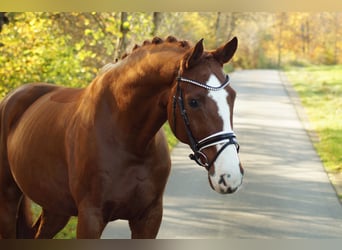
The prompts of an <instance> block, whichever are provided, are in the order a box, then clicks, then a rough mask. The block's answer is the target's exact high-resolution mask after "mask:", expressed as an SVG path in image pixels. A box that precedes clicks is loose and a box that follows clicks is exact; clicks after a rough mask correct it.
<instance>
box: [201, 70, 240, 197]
mask: <svg viewBox="0 0 342 250" xmlns="http://www.w3.org/2000/svg"><path fill="white" fill-rule="evenodd" d="M207 84H208V85H210V86H214V87H219V86H221V83H220V81H219V80H218V79H217V77H216V76H215V75H211V76H210V78H209V80H208V82H207ZM208 96H209V98H211V99H212V100H213V101H214V102H215V103H216V105H217V108H218V115H219V116H220V117H221V119H222V122H223V131H225V132H232V127H231V124H230V110H229V105H228V102H227V97H228V92H227V91H226V90H225V89H222V90H219V91H209V93H208ZM222 146H223V144H219V145H216V149H217V152H218V151H219V150H220V148H221V147H222ZM214 166H215V173H214V174H213V175H210V180H211V183H212V185H213V187H214V189H215V190H216V191H217V192H219V193H226V192H227V190H228V189H229V188H230V189H232V190H233V189H236V188H238V187H239V186H240V185H241V183H242V177H243V176H242V174H241V171H240V160H239V157H238V154H237V150H236V147H235V145H229V146H228V147H226V148H225V149H224V150H223V152H222V153H221V154H220V155H219V157H218V158H217V159H216V161H215V162H214Z"/></svg>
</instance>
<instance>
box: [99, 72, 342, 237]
mask: <svg viewBox="0 0 342 250" xmlns="http://www.w3.org/2000/svg"><path fill="white" fill-rule="evenodd" d="M231 82H232V83H231V84H232V86H233V87H234V88H235V89H236V90H237V94H238V95H237V100H236V105H235V115H234V130H235V132H236V134H237V138H238V140H239V143H240V145H241V149H240V158H241V161H242V164H243V166H244V169H245V178H244V184H243V187H242V188H241V189H240V190H239V192H237V193H235V194H232V195H220V194H217V193H216V192H214V191H213V190H211V188H210V187H209V184H208V179H207V173H206V171H205V170H204V169H202V168H200V167H198V166H196V165H194V163H193V162H191V161H190V160H189V159H188V157H187V156H188V154H189V153H190V149H189V148H188V146H186V145H183V144H179V145H178V146H177V147H176V148H175V149H174V150H173V152H172V163H173V165H172V171H171V175H170V178H169V181H168V184H167V188H166V191H165V196H164V217H163V222H162V225H161V228H160V231H159V234H158V238H161V239H165V238H166V239H185V238H191V239H196V238H204V239H212V238H251V239H260V238H261V239H264V238H266V239H270V238H271V239H284V238H285V239H286V238H309V239H311V238H312V239H325V238H342V206H341V204H340V203H339V201H338V198H337V196H336V193H335V191H334V189H333V187H332V186H331V184H330V182H329V179H328V176H327V174H326V173H325V171H324V169H323V167H322V163H321V162H320V159H319V157H318V156H317V154H316V152H315V151H314V149H313V146H312V144H311V141H310V139H309V137H308V135H307V133H306V131H305V129H304V127H303V123H302V122H301V121H300V120H299V118H298V115H297V112H296V109H295V107H294V105H293V101H291V99H290V98H289V96H288V92H287V91H286V89H285V88H284V84H283V82H282V81H281V78H280V74H279V72H278V71H275V70H251V71H238V72H235V73H233V74H232V75H231ZM102 237H103V238H129V237H130V232H129V230H128V225H127V222H125V221H117V222H113V223H110V224H109V225H108V226H107V227H106V230H105V231H104V233H103V235H102Z"/></svg>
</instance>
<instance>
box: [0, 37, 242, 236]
mask: <svg viewBox="0 0 342 250" xmlns="http://www.w3.org/2000/svg"><path fill="white" fill-rule="evenodd" d="M168 40H169V42H167V43H166V42H165V43H164V44H163V46H161V45H159V46H158V44H159V43H160V40H158V39H157V40H154V43H153V44H151V45H147V46H142V47H141V48H140V49H136V50H135V51H133V53H132V55H130V56H128V57H126V58H125V59H123V60H122V61H120V62H119V63H117V64H113V66H110V67H107V68H106V69H105V70H104V72H102V73H101V74H100V75H98V76H97V77H96V78H95V79H94V80H93V82H92V83H91V84H90V85H89V86H88V87H86V88H84V89H72V88H65V87H58V86H55V85H48V84H30V85H25V86H23V87H21V88H19V89H18V90H16V91H14V92H13V93H12V94H10V95H9V96H8V97H6V98H5V100H4V101H3V102H2V103H1V105H0V111H1V112H0V113H1V142H0V148H1V159H0V204H1V205H0V235H2V236H3V237H15V236H16V234H18V233H16V232H17V231H18V230H20V228H17V229H16V228H15V224H16V222H15V220H16V209H17V206H18V202H19V200H20V198H21V196H22V192H23V193H24V195H25V196H27V197H29V198H30V199H32V200H33V201H35V202H36V203H38V204H39V205H40V206H41V207H42V209H43V211H42V214H41V216H40V218H39V220H38V221H37V222H36V224H35V225H34V227H33V229H32V230H33V232H30V233H29V235H27V236H33V235H35V237H36V238H45V237H53V236H54V235H55V234H56V233H57V232H58V231H59V230H60V229H61V228H63V227H64V225H65V224H66V223H67V221H68V219H69V217H70V216H76V215H77V216H78V225H77V237H78V238H98V237H100V236H101V233H102V231H103V229H104V227H105V226H106V224H107V223H108V222H109V221H112V220H116V219H125V220H128V221H129V225H130V228H131V231H132V238H154V237H156V235H157V233H158V229H159V226H160V222H161V218H162V196H163V192H164V189H165V185H166V182H167V178H168V175H169V171H170V166H171V164H170V156H169V151H168V146H167V143H166V139H165V136H164V133H163V131H162V129H161V126H162V124H163V123H165V121H166V120H167V119H170V118H169V116H170V113H172V112H170V107H171V105H170V103H171V102H172V93H173V92H174V91H175V88H176V87H175V85H174V81H175V78H176V76H177V74H178V73H179V70H180V67H181V65H182V60H183V59H184V56H185V55H186V52H187V53H188V56H189V55H190V57H189V58H190V59H192V60H199V57H198V55H196V54H195V55H194V51H193V50H192V51H190V52H189V47H188V45H187V44H184V43H183V44H182V43H180V45H179V44H177V43H175V39H174V38H169V39H168ZM235 49H236V46H235V48H234V49H233V50H234V52H235ZM202 53H203V52H202V51H201V53H200V56H201V55H202ZM194 56H197V57H198V58H193V57H194ZM231 56H232V55H228V57H229V58H228V60H229V59H230V57H231ZM190 59H188V60H187V61H186V60H185V62H186V63H192V62H191V61H190ZM228 60H227V61H228ZM223 63H225V62H223ZM173 119H175V117H174V118H173ZM173 129H174V128H173ZM215 129H216V128H215ZM203 133H206V131H205V130H204V131H203ZM175 134H176V136H177V137H178V138H179V139H181V140H183V141H184V142H186V143H189V141H188V139H187V138H185V137H184V132H182V131H180V132H178V133H177V132H175ZM230 150H232V148H230ZM211 151H213V150H208V154H209V155H211V154H212V152H211ZM235 152H236V151H235ZM211 171H213V173H214V170H211ZM213 173H212V174H213ZM221 178H223V177H221ZM238 185H240V183H238ZM19 220H20V216H19ZM24 236H25V235H24Z"/></svg>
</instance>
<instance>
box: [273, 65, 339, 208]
mask: <svg viewBox="0 0 342 250" xmlns="http://www.w3.org/2000/svg"><path fill="white" fill-rule="evenodd" d="M278 72H279V77H280V80H281V82H282V84H283V86H284V89H285V90H286V92H287V93H288V95H289V97H290V100H291V102H292V104H293V106H294V108H295V110H296V112H297V115H298V117H299V120H300V121H301V123H302V124H303V126H304V129H305V131H306V133H307V135H308V136H309V138H310V140H311V144H312V147H313V148H314V150H315V152H316V153H317V151H316V149H315V147H314V144H315V143H318V142H319V136H318V135H317V133H316V132H315V130H314V129H313V128H312V126H311V124H310V121H309V118H308V116H307V114H306V112H305V109H304V107H303V105H302V102H301V100H300V97H299V95H298V93H297V92H296V91H295V90H294V88H293V86H292V84H291V83H290V81H289V80H288V78H287V76H286V74H285V73H284V72H283V71H278ZM322 165H323V167H324V164H323V162H322ZM324 171H325V172H326V174H327V175H328V178H329V180H330V183H331V185H332V186H333V188H334V189H335V192H336V195H337V197H338V199H339V200H340V202H341V204H342V173H329V172H327V171H326V170H325V168H324Z"/></svg>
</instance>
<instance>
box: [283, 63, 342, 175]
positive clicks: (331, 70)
mask: <svg viewBox="0 0 342 250" xmlns="http://www.w3.org/2000/svg"><path fill="white" fill-rule="evenodd" d="M286 74H287V76H288V78H289V80H290V81H291V82H292V83H293V86H294V88H295V90H296V91H297V92H298V94H299V96H300V98H301V101H302V103H303V106H304V107H305V110H306V112H307V114H308V117H309V120H310V123H311V125H312V126H313V128H314V129H315V131H316V133H317V134H318V137H319V140H318V142H315V143H314V146H315V148H316V150H317V152H318V154H319V156H320V158H321V160H322V162H323V164H324V166H325V168H326V170H327V172H330V173H338V172H342V98H341V97H342V65H337V66H310V67H304V68H290V69H288V70H287V71H286Z"/></svg>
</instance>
